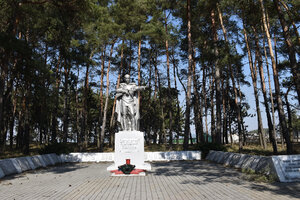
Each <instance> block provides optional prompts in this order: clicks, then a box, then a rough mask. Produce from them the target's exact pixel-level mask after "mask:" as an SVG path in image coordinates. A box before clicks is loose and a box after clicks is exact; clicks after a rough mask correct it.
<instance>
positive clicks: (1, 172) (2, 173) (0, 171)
mask: <svg viewBox="0 0 300 200" xmlns="http://www.w3.org/2000/svg"><path fill="white" fill-rule="evenodd" d="M4 176H5V174H4V172H3V170H2V169H1V167H0V178H3V177H4Z"/></svg>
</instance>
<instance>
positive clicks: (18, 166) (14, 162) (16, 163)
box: [9, 158, 22, 173]
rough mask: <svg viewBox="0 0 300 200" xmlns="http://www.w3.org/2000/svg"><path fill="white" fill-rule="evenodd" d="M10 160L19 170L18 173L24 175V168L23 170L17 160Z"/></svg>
mask: <svg viewBox="0 0 300 200" xmlns="http://www.w3.org/2000/svg"><path fill="white" fill-rule="evenodd" d="M9 160H11V161H12V163H13V165H14V167H15V168H16V169H17V172H18V173H22V168H21V166H20V164H19V162H18V161H17V159H16V158H10V159H9Z"/></svg>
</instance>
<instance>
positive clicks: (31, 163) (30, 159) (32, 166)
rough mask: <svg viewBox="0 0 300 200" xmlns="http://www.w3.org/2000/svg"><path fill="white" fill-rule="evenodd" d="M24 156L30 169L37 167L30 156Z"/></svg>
mask: <svg viewBox="0 0 300 200" xmlns="http://www.w3.org/2000/svg"><path fill="white" fill-rule="evenodd" d="M25 158H26V160H27V162H28V163H29V165H30V167H31V169H36V168H38V167H37V166H36V165H35V164H34V163H33V162H32V157H30V156H27V157H25Z"/></svg>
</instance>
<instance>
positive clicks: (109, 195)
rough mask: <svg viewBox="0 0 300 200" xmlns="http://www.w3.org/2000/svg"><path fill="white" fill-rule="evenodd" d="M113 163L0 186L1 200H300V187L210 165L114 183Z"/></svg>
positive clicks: (177, 167) (184, 165)
mask: <svg viewBox="0 0 300 200" xmlns="http://www.w3.org/2000/svg"><path fill="white" fill-rule="evenodd" d="M110 164H111V163H77V164H65V165H61V166H55V167H50V168H47V169H41V170H36V171H31V172H27V173H23V174H20V175H16V176H14V177H6V178H5V179H3V180H0V199H1V200H4V199H22V200H25V199H28V200H29V199H30V200H32V199H55V200H56V199H130V200H132V199H137V200H140V199H172V200H173V199H180V200H182V199H184V200H188V199H197V200H198V199H220V200H226V199H239V200H241V199H267V200H271V199H272V200H273V199H280V200H284V199H299V198H300V183H273V184H266V183H253V182H249V181H247V180H245V179H244V178H243V177H244V175H243V174H242V173H240V172H238V171H236V170H234V169H230V168H225V167H223V166H221V165H217V164H213V163H209V162H206V161H173V162H160V163H152V167H153V171H152V172H150V173H148V175H147V176H145V177H111V176H109V173H108V172H107V171H106V168H107V167H108V166H109V165H110Z"/></svg>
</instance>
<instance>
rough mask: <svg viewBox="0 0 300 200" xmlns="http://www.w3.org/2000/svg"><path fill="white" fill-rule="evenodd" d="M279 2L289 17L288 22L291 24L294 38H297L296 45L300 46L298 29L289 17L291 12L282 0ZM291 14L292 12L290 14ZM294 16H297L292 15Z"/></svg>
mask: <svg viewBox="0 0 300 200" xmlns="http://www.w3.org/2000/svg"><path fill="white" fill-rule="evenodd" d="M278 1H279V2H280V4H281V5H282V6H283V7H284V8H285V10H286V12H287V14H288V16H289V19H290V22H291V23H292V25H293V28H294V31H295V34H296V37H297V43H298V45H299V44H300V37H299V32H298V28H297V25H296V23H295V21H294V20H293V17H292V16H291V11H290V9H289V8H288V5H287V4H286V3H284V1H282V0H278ZM292 13H293V12H292ZM293 14H294V15H296V16H297V13H293Z"/></svg>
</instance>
